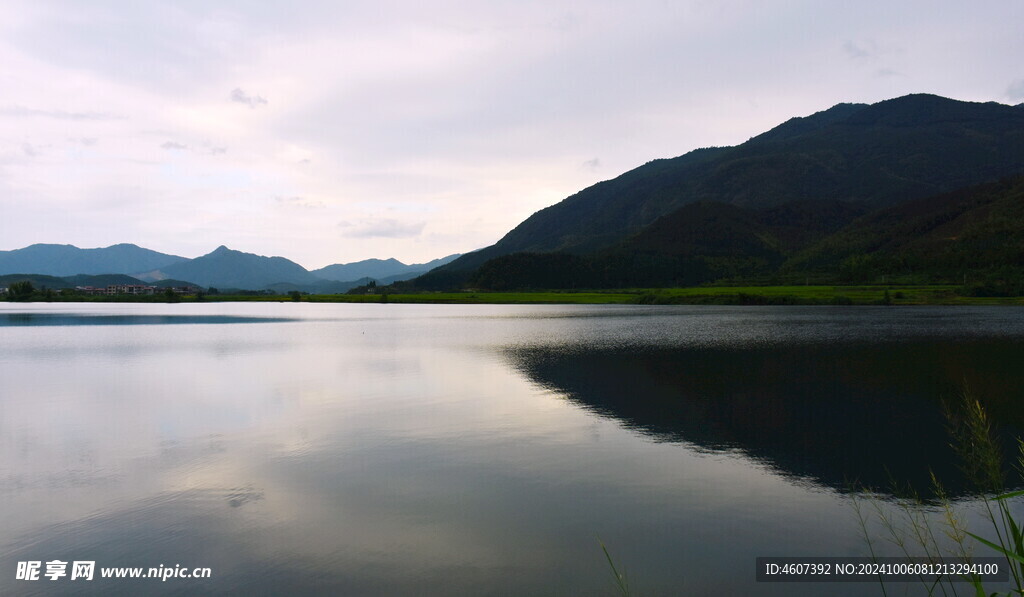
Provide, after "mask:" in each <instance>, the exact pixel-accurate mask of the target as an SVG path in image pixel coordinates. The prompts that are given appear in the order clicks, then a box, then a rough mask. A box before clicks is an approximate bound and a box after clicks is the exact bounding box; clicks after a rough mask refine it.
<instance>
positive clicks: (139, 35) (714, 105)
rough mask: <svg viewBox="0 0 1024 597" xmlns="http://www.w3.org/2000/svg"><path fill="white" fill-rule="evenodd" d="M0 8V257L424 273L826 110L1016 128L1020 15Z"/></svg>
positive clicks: (938, 8) (639, 8) (776, 5)
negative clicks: (940, 105) (576, 202)
mask: <svg viewBox="0 0 1024 597" xmlns="http://www.w3.org/2000/svg"><path fill="white" fill-rule="evenodd" d="M6 8H7V10H6V11H5V19H4V21H3V22H2V23H0V53H2V56H3V60H2V61H0V81H2V87H0V89H3V92H2V93H0V197H2V199H0V201H2V206H3V207H2V210H3V217H2V218H0V239H2V240H0V250H10V249H17V248H21V247H24V246H27V245H30V244H34V243H60V244H73V245H76V246H79V247H83V248H91V247H105V246H109V245H112V244H117V243H134V244H137V245H139V246H143V247H146V248H149V249H153V250H156V251H161V252H164V253H171V254H176V255H182V256H185V257H196V256H199V255H202V254H205V253H208V252H210V251H212V250H213V249H214V248H215V247H217V246H219V245H226V246H228V247H231V248H232V249H237V250H240V251H244V252H249V253H257V254H262V255H280V256H284V257H287V258H289V259H292V260H294V261H296V262H298V263H300V264H302V265H303V266H304V267H306V268H308V269H315V268H319V267H323V266H325V265H328V264H332V263H342V262H352V261H359V260H362V259H367V258H373V257H376V258H389V257H394V258H397V259H399V260H401V261H403V262H406V263H422V262H426V261H429V260H432V259H435V258H438V257H442V256H445V255H449V254H452V253H464V252H468V251H471V250H474V249H478V248H481V247H484V246H487V245H490V244H492V243H494V242H495V241H497V240H498V239H499V238H501V236H503V235H504V234H505V233H506V232H508V231H509V230H510V229H512V228H513V227H515V226H516V225H517V224H519V223H520V222H521V221H522V220H524V219H526V218H527V217H528V216H530V215H531V214H532V213H534V212H536V211H538V210H540V209H542V208H544V207H547V206H549V205H553V204H554V203H557V202H558V201H560V200H562V199H564V198H565V197H568V196H570V195H572V194H573V193H575V192H577V191H579V190H581V189H583V188H585V187H587V186H590V185H592V184H594V183H597V182H599V181H601V180H607V179H610V178H614V177H615V176H618V175H619V174H621V173H623V172H625V171H628V170H630V169H632V168H635V167H637V166H639V165H642V164H643V163H645V162H647V161H650V160H652V159H657V158H668V157H674V156H677V155H682V154H684V153H686V152H688V151H691V150H693V149H696V148H699V147H707V146H721V145H736V144H738V143H742V142H743V141H746V140H747V139H748V138H750V137H752V136H755V135H757V134H759V133H761V132H763V131H765V130H767V129H769V128H771V127H773V126H776V125H778V124H780V123H782V122H784V121H785V120H787V119H789V118H791V117H794V116H806V115H809V114H812V113H814V112H817V111H820V110H824V109H827V108H829V107H830V106H832V105H835V104H837V103H841V102H863V103H874V102H878V101H882V100H885V99H890V98H893V97H898V96H902V95H906V94H909V93H934V94H937V95H942V96H946V97H951V98H954V99H959V100H965V101H996V102H1000V103H1007V104H1017V103H1021V102H1024V67H1022V66H1021V65H1020V61H1019V57H1020V56H1024V36H1021V35H1020V33H1019V23H1020V22H1022V21H1024V7H1022V5H1021V3H1020V2H1017V1H1012V2H1011V1H996V2H991V3H987V4H985V5H984V7H983V9H978V8H973V9H972V8H971V7H970V6H968V5H966V4H962V3H953V2H917V1H914V2H900V3H898V4H889V3H881V2H862V3H838V2H835V3H833V2H829V3H821V2H810V1H797V0H793V1H779V2H771V3H766V2H753V1H731V2H729V1H727V2H708V1H696V0H694V1H688V2H664V1H654V0H651V1H645V2H638V3H630V4H629V5H626V4H623V3H613V2H604V1H591V2H543V3H542V2H529V1H527V2H516V3H499V2H464V1H442V2H435V3H431V4H430V5H429V6H425V5H423V4H419V3H408V2H398V1H394V2H377V3H338V2H303V3H299V4H294V5H288V6H285V5H284V4H282V3H273V2H266V3H258V2H242V1H236V2H216V3H210V2H200V1H198V0H196V1H181V2H168V3H129V2H117V1H105V2H103V1H99V2H89V3H79V2H70V1H68V2H60V1H47V2H39V1H35V2H27V1H22V0H11V1H9V2H8V3H7V6H6Z"/></svg>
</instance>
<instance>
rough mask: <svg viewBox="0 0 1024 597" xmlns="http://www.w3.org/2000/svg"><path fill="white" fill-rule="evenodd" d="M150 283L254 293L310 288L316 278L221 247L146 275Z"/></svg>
mask: <svg viewBox="0 0 1024 597" xmlns="http://www.w3.org/2000/svg"><path fill="white" fill-rule="evenodd" d="M146 277H147V278H149V279H156V280H160V279H164V278H177V279H179V280H190V281H192V282H194V283H195V284H198V285H200V286H207V287H208V286H215V287H218V288H240V289H249V290H255V289H260V288H263V287H265V286H268V285H270V284H275V283H280V282H285V283H291V284H312V283H316V282H318V281H320V279H319V278H317V277H316V276H314V275H313V274H311V273H310V272H308V271H307V270H306V269H305V268H304V267H302V266H301V265H299V264H297V263H295V262H294V261H289V260H288V259H285V258H284V257H263V256H261V255H254V254H252V253H243V252H241V251H234V250H232V249H229V248H227V247H225V246H223V245H221V246H220V247H217V249H215V250H214V251H213V252H211V253H208V254H206V255H203V256H201V257H196V258H195V259H192V260H190V261H184V262H181V263H176V264H174V265H170V266H168V267H163V268H160V269H159V270H158V271H151V272H148V273H147V276H146Z"/></svg>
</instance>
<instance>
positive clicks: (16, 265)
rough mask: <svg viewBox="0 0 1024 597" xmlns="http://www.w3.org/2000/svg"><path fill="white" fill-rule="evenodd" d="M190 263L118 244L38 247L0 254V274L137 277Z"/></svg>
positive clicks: (38, 245) (48, 245) (41, 245)
mask: <svg viewBox="0 0 1024 597" xmlns="http://www.w3.org/2000/svg"><path fill="white" fill-rule="evenodd" d="M183 261H187V259H185V258H184V257H178V256H177V255H167V254H164V253H158V252H156V251H151V250H149V249H143V248H142V247H138V246H136V245H131V244H119V245H113V246H110V247H106V248H101V249H79V248H78V247H75V246H72V245H54V244H35V245H30V246H28V247H25V248H23V249H15V250H13V251H0V274H14V273H22V272H32V273H36V274H44V275H48V276H73V275H75V274H134V273H137V272H144V271H149V270H154V269H160V268H163V267H167V266H170V265H173V264H175V263H181V262H183Z"/></svg>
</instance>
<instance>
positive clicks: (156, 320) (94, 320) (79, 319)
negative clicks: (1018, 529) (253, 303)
mask: <svg viewBox="0 0 1024 597" xmlns="http://www.w3.org/2000/svg"><path fill="white" fill-rule="evenodd" d="M293 320H294V319H292V318H287V317H253V316H239V315H194V314H192V315H139V314H122V313H113V314H112V313H95V314H82V313H59V312H57V313H46V312H31V311H29V312H21V313H0V327H5V326H44V325H45V326H73V325H171V324H185V323H206V324H211V323H274V322H284V321H293Z"/></svg>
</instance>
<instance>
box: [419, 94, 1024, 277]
mask: <svg viewBox="0 0 1024 597" xmlns="http://www.w3.org/2000/svg"><path fill="white" fill-rule="evenodd" d="M1022 172H1024V109H1021V107H1019V106H1007V105H1003V104H997V103H972V102H962V101H956V100H952V99H947V98H942V97H938V96H934V95H925V94H919V95H909V96H905V97H901V98H896V99H892V100H887V101H883V102H879V103H876V104H871V105H865V104H839V105H837V106H834V107H832V108H830V109H828V110H825V111H823V112H818V113H816V114H813V115H811V116H808V117H804V118H795V119H791V120H789V121H787V122H785V123H783V124H781V125H779V126H778V127H775V128H774V129H772V130H770V131H768V132H766V133H764V134H761V135H758V136H756V137H753V138H751V139H750V140H748V141H747V142H745V143H743V144H741V145H738V146H735V147H716V148H705V149H698V150H695V151H691V152H690V153H687V154H685V155H683V156H680V157H677V158H673V159H663V160H655V161H652V162H648V163H647V164H645V165H643V166H641V167H639V168H636V169H634V170H631V171H629V172H626V173H625V174H623V175H621V176H619V177H617V178H615V179H612V180H608V181H604V182H600V183H598V184H596V185H593V186H591V187H589V188H587V189H584V190H582V191H580V192H578V193H576V194H575V195H573V196H571V197H568V198H566V199H565V200H563V201H561V202H560V203H558V204H556V205H553V206H551V207H548V208H546V209H543V210H541V211H539V212H537V213H535V214H533V215H532V216H530V217H529V218H527V219H526V220H525V221H524V222H523V223H521V224H520V225H519V226H517V227H516V228H514V229H513V230H512V231H510V232H509V233H508V234H506V235H505V236H504V237H503V238H502V239H501V240H499V241H498V242H497V243H496V244H494V245H492V246H490V247H487V248H486V249H482V250H480V251H477V252H474V253H470V254H467V255H464V256H462V257H461V258H459V259H456V260H455V261H453V262H452V263H450V264H448V265H446V266H443V267H441V268H438V269H437V270H435V271H433V272H431V273H430V274H428V275H426V276H423V277H421V278H418V279H417V284H418V285H420V286H423V287H430V286H433V285H446V284H447V285H450V284H452V283H462V282H464V281H465V280H466V279H468V276H469V275H470V273H471V272H472V271H474V270H476V269H477V268H478V267H480V266H481V265H482V264H484V263H485V262H487V261H488V260H489V259H493V258H495V257H499V256H503V255H509V254H513V253H518V252H529V253H548V252H566V253H571V254H575V255H594V254H596V253H598V252H600V251H603V250H608V249H609V248H611V247H614V246H615V245H616V244H617V243H621V242H623V241H624V240H626V239H628V238H630V237H631V236H632V235H635V234H638V233H640V232H641V231H642V230H643V229H644V228H645V227H647V226H650V225H651V224H653V223H654V222H655V221H656V220H657V219H658V218H660V217H662V216H666V215H668V214H671V213H673V212H675V211H676V210H679V209H680V208H682V207H684V206H686V205H688V204H691V203H695V202H698V201H703V202H715V203H721V204H728V205H732V206H735V207H740V208H744V209H750V210H754V211H763V210H770V209H779V208H783V207H784V206H792V205H795V204H797V203H799V202H818V201H828V202H832V203H833V204H837V203H844V204H852V205H856V206H860V209H863V210H864V211H870V210H874V209H879V208H883V207H888V206H893V205H898V204H900V203H903V202H905V201H909V200H913V199H918V198H922V197H928V196H934V195H937V194H940V193H944V192H950V191H953V190H955V189H958V188H964V187H967V186H970V185H976V184H981V183H984V182H988V181H992V180H996V179H999V178H1001V177H1005V176H1012V175H1015V174H1019V173H1022Z"/></svg>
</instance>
